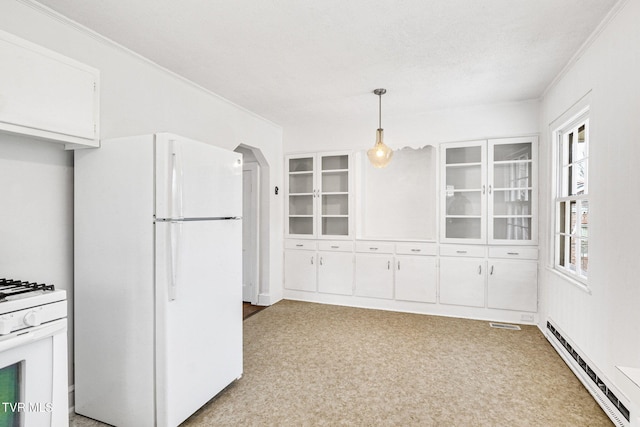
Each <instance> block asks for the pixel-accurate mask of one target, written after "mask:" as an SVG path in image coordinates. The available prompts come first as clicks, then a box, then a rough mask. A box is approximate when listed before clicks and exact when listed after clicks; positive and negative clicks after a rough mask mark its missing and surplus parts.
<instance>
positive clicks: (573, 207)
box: [569, 202, 578, 234]
mask: <svg viewBox="0 0 640 427" xmlns="http://www.w3.org/2000/svg"><path fill="white" fill-rule="evenodd" d="M569 215H571V224H570V225H569V229H570V230H571V234H576V231H577V230H576V225H577V218H578V207H577V203H576V202H569Z"/></svg>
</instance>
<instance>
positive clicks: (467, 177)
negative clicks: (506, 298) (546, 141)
mask: <svg viewBox="0 0 640 427" xmlns="http://www.w3.org/2000/svg"><path fill="white" fill-rule="evenodd" d="M536 154H537V138H536V137H526V138H503V139H491V140H488V141H469V142H459V143H448V144H442V146H441V174H442V175H441V185H442V188H441V194H442V203H441V209H442V210H441V224H440V233H441V236H440V237H441V241H443V242H447V243H479V244H485V243H488V244H503V243H504V244H528V245H535V244H536V243H537V242H536V240H537V221H536V217H535V213H536V206H537V203H536V191H535V188H536V187H535V185H536V178H537V177H536V171H537V158H536Z"/></svg>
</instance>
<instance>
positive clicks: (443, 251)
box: [440, 245, 487, 258]
mask: <svg viewBox="0 0 640 427" xmlns="http://www.w3.org/2000/svg"><path fill="white" fill-rule="evenodd" d="M440 255H441V256H469V257H478V258H484V257H485V256H487V248H486V247H484V246H462V245H441V246H440Z"/></svg>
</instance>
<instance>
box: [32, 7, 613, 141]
mask: <svg viewBox="0 0 640 427" xmlns="http://www.w3.org/2000/svg"><path fill="white" fill-rule="evenodd" d="M616 1H617V0H315V1H313V0H182V1H176V0H103V1H77V0H39V2H40V3H42V4H44V5H46V6H48V7H50V8H52V9H53V10H55V11H57V12H59V13H61V14H62V15H65V16H67V17H69V18H71V19H72V20H74V21H76V22H78V23H80V24H82V25H84V26H86V27H88V28H90V29H92V30H94V31H96V32H98V33H100V34H102V35H104V36H106V37H107V38H110V39H112V40H114V41H116V42H118V43H120V44H121V45H123V46H125V47H127V48H129V49H131V50H133V51H135V52H137V53H139V54H141V55H142V56H145V57H147V58H149V59H151V60H152V61H154V62H156V63H157V64H160V65H162V66H163V67H165V68H167V69H169V70H172V71H174V72H176V73H177V74H180V75H182V76H184V77H186V78H187V79H189V80H191V81H193V82H195V83H197V84H199V85H201V86H203V87H205V88H207V89H209V90H211V91H213V92H215V93H217V94H219V95H221V96H223V97H225V98H227V99H229V100H230V101H232V102H234V103H236V104H238V105H241V106H243V107H245V108H247V109H249V110H251V111H253V112H255V113H257V114H259V115H261V116H263V117H265V118H267V119H269V120H271V121H273V122H275V123H277V124H280V125H282V126H284V127H285V128H286V126H288V125H291V126H293V125H296V124H299V123H301V122H308V121H316V122H317V121H322V122H324V123H328V124H330V123H331V122H332V121H343V120H345V117H355V116H358V117H362V116H364V115H367V116H373V117H371V121H372V124H373V123H376V124H377V106H378V103H377V98H376V97H375V95H373V94H372V93H371V92H372V90H373V89H375V88H378V87H384V88H386V89H387V90H388V92H387V94H386V95H385V96H384V97H383V109H384V110H383V111H384V113H383V119H384V117H385V114H387V112H389V113H391V114H415V113H416V112H421V111H428V110H433V109H443V108H450V107H458V106H469V105H480V104H492V103H503V102H515V101H521V100H529V99H535V98H538V97H539V96H540V95H541V94H542V93H543V91H544V90H545V88H546V87H547V86H548V85H549V84H550V83H551V81H552V80H553V79H554V77H555V76H556V75H557V74H558V73H559V72H560V71H561V70H562V68H563V67H564V66H565V64H567V62H568V61H569V60H570V58H571V57H572V56H573V55H574V54H575V52H576V51H577V50H578V48H579V47H580V45H581V44H582V43H583V42H584V41H585V40H586V39H587V37H588V36H589V35H590V34H591V33H592V32H593V30H594V29H595V28H596V27H597V26H598V24H599V23H600V22H601V21H602V19H603V18H604V17H605V15H606V14H607V12H608V11H609V10H611V8H612V7H613V6H614V4H615V3H616ZM383 124H384V120H383Z"/></svg>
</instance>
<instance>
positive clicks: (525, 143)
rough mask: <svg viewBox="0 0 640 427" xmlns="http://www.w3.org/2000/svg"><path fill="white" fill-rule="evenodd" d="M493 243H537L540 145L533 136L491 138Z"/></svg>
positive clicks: (490, 170)
mask: <svg viewBox="0 0 640 427" xmlns="http://www.w3.org/2000/svg"><path fill="white" fill-rule="evenodd" d="M488 148H489V171H488V172H489V187H488V196H489V204H488V219H489V223H488V227H489V243H504V242H507V243H509V244H512V243H514V242H524V243H526V244H535V243H536V242H535V241H536V240H537V234H538V232H537V221H534V213H535V210H536V207H537V203H536V201H537V200H536V194H537V191H536V188H535V187H534V183H535V182H536V176H535V174H536V172H537V159H536V153H537V150H536V148H537V146H536V141H534V139H533V138H510V139H494V140H489V141H488Z"/></svg>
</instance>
